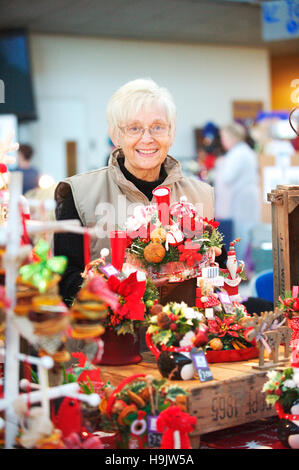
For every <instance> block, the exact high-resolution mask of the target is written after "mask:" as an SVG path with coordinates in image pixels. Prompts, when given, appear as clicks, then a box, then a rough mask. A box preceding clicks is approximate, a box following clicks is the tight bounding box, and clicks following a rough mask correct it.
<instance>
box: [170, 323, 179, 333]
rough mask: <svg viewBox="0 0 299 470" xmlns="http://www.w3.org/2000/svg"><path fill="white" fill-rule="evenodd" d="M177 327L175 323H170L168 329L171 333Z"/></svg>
mask: <svg viewBox="0 0 299 470" xmlns="http://www.w3.org/2000/svg"><path fill="white" fill-rule="evenodd" d="M177 327H178V325H177V324H176V323H171V324H170V327H169V328H170V329H171V331H175V330H176V329H177Z"/></svg>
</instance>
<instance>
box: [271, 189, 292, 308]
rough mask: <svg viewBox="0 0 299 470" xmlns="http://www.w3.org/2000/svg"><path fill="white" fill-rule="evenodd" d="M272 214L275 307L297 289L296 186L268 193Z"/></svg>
mask: <svg viewBox="0 0 299 470" xmlns="http://www.w3.org/2000/svg"><path fill="white" fill-rule="evenodd" d="M268 201H270V202H271V210H272V253H273V284H274V286H273V288H274V303H275V304H276V303H277V300H278V296H279V295H281V294H282V293H283V292H284V291H287V290H291V289H292V286H294V285H296V286H298V285H299V186H291V185H279V186H277V187H276V189H275V190H272V191H271V193H268Z"/></svg>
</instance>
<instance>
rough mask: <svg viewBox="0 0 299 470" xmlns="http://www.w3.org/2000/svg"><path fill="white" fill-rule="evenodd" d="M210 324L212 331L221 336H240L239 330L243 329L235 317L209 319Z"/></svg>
mask: <svg viewBox="0 0 299 470" xmlns="http://www.w3.org/2000/svg"><path fill="white" fill-rule="evenodd" d="M208 326H209V329H210V333H214V334H217V335H218V336H219V338H221V337H223V336H225V335H227V334H228V335H230V336H234V337H236V338H238V337H239V334H238V331H239V330H242V329H243V328H242V326H241V325H239V324H238V323H235V319H234V317H228V318H224V319H223V320H221V319H220V318H219V317H216V318H215V320H208Z"/></svg>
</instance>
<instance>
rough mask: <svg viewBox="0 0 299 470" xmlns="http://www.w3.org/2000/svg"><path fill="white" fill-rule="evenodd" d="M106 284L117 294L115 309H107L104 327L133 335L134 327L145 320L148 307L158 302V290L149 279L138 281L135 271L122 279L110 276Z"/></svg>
mask: <svg viewBox="0 0 299 470" xmlns="http://www.w3.org/2000/svg"><path fill="white" fill-rule="evenodd" d="M107 285H108V287H109V288H110V289H111V291H112V292H115V293H116V294H118V296H119V305H118V307H117V308H116V309H115V310H112V309H111V308H109V309H108V315H107V317H106V321H105V324H104V325H105V328H110V329H113V330H114V331H115V332H116V333H117V334H118V335H124V334H127V333H130V334H132V335H135V333H136V327H138V326H140V325H141V323H142V322H144V321H145V319H146V315H147V314H148V313H149V309H150V308H151V307H152V306H153V305H154V304H155V303H157V302H158V290H157V289H156V288H155V286H154V285H153V283H152V282H151V280H150V279H147V280H144V281H138V279H137V274H136V272H134V273H132V274H130V275H129V277H128V278H126V279H124V280H122V281H121V280H119V279H118V278H117V277H116V276H110V277H109V279H108V280H107Z"/></svg>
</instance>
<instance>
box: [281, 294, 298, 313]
mask: <svg viewBox="0 0 299 470" xmlns="http://www.w3.org/2000/svg"><path fill="white" fill-rule="evenodd" d="M278 308H279V310H280V311H281V312H282V313H283V314H284V315H285V316H286V317H287V318H289V319H290V320H291V319H292V318H293V317H299V297H298V295H297V296H295V294H294V295H293V294H292V292H291V291H287V292H285V294H284V295H283V296H279V297H278Z"/></svg>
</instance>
